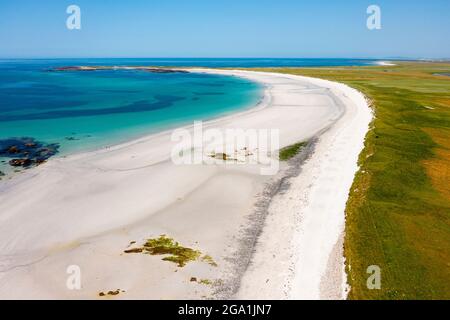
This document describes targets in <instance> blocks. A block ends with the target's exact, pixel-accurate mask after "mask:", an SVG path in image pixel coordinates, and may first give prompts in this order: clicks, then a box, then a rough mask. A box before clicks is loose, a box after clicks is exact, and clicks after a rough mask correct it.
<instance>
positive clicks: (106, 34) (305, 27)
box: [0, 0, 450, 58]
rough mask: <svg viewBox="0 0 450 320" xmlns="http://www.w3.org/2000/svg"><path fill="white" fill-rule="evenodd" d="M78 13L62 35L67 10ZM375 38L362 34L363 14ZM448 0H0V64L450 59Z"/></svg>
mask: <svg viewBox="0 0 450 320" xmlns="http://www.w3.org/2000/svg"><path fill="white" fill-rule="evenodd" d="M70 4H75V5H78V6H79V7H80V8H81V26H82V28H81V30H68V29H67V28H66V19H67V17H68V14H67V13H66V8H67V6H68V5H70ZM371 4H377V5H379V6H380V7H381V10H382V29H381V30H375V31H370V30H368V29H367V28H366V19H367V14H366V9H367V7H368V6H369V5H371ZM449 12H450V1H449V0H427V1H425V0H421V1H419V0H409V1H407V0H383V1H378V0H372V1H365V0H340V1H336V0H315V1H303V0H276V1H275V0H271V1H268V0H128V1H125V0H123V1H122V0H120V1H119V0H117V1H114V0H109V1H106V0H72V1H65V0H14V1H13V0H0V57H3V58H25V57H41V58H44V57H48V58H52V57H349V58H354V57H361V58H364V57H367V58H377V57H378V58H385V57H410V58H450V36H449V34H450V19H449V18H448V17H449Z"/></svg>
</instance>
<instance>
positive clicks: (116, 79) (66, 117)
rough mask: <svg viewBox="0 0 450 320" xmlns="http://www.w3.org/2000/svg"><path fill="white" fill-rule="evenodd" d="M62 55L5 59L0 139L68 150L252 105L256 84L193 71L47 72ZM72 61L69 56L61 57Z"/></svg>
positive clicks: (0, 70) (0, 72) (0, 78)
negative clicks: (45, 58) (46, 58)
mask: <svg viewBox="0 0 450 320" xmlns="http://www.w3.org/2000/svg"><path fill="white" fill-rule="evenodd" d="M55 65H60V63H52V62H48V61H45V62H43V61H38V62H36V61H33V62H28V63H27V62H24V61H21V62H18V63H17V62H14V63H13V62H6V63H5V62H3V63H0V140H2V139H8V138H12V137H33V138H35V139H37V140H39V141H42V142H45V143H59V144H60V146H61V147H60V152H61V153H63V154H65V153H71V152H75V151H79V150H87V149H95V148H100V147H103V146H106V145H110V144H115V143H120V142H123V141H126V140H129V139H131V138H136V137H139V136H142V135H145V134H149V133H153V132H156V131H160V130H163V129H168V128H171V127H174V126H178V125H182V124H188V123H192V121H194V120H206V119H210V118H213V117H217V116H220V115H223V114H227V113H230V112H233V111H235V110H240V109H243V108H246V107H249V106H254V105H255V104H257V103H258V101H259V100H260V99H261V97H262V90H261V86H260V85H259V84H256V83H253V82H250V81H247V80H244V79H241V78H237V77H226V76H219V75H205V74H195V73H167V74H159V73H150V72H146V71H137V70H116V71H114V70H110V71H93V72H79V71H64V72H49V69H50V68H52V67H54V66H55ZM63 65H68V63H65V62H64V63H63Z"/></svg>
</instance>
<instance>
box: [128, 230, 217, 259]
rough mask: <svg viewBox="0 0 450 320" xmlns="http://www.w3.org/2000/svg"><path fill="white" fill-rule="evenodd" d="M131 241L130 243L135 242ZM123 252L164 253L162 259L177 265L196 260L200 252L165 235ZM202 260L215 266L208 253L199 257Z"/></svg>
mask: <svg viewBox="0 0 450 320" xmlns="http://www.w3.org/2000/svg"><path fill="white" fill-rule="evenodd" d="M135 243H136V242H135V241H132V242H131V243H130V244H135ZM125 253H145V254H150V255H166V256H165V257H164V258H163V259H162V260H164V261H170V262H173V263H176V264H177V265H178V266H179V267H184V266H185V265H186V264H187V263H188V262H192V261H196V260H198V259H199V258H200V256H201V252H200V251H198V250H194V249H191V248H187V247H183V246H181V245H180V244H179V243H178V242H176V241H174V240H173V239H171V238H168V237H167V236H166V235H164V234H163V235H161V236H160V237H159V238H154V239H148V240H147V241H146V242H145V243H144V245H143V246H142V247H137V248H131V249H127V250H125ZM200 259H201V261H202V262H205V263H208V264H209V265H211V266H213V267H217V264H216V262H215V261H214V260H213V258H212V257H211V256H209V255H204V256H203V257H201V258H200Z"/></svg>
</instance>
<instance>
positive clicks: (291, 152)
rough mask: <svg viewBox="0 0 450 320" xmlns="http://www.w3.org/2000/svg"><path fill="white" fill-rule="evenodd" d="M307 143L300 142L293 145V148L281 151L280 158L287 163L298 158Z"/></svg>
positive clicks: (289, 147)
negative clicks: (295, 157)
mask: <svg viewBox="0 0 450 320" xmlns="http://www.w3.org/2000/svg"><path fill="white" fill-rule="evenodd" d="M305 144H306V143H305V142H299V143H296V144H293V145H291V146H287V147H285V148H283V149H280V155H279V158H280V160H281V161H287V160H289V159H291V158H293V157H294V156H296V155H297V154H298V153H299V152H300V150H301V149H302V148H303V147H304V146H305Z"/></svg>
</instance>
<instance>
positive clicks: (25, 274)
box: [0, 69, 368, 299]
mask: <svg viewBox="0 0 450 320" xmlns="http://www.w3.org/2000/svg"><path fill="white" fill-rule="evenodd" d="M189 71H194V72H211V73H219V74H228V75H234V76H244V77H248V78H250V79H253V80H259V81H261V82H262V83H265V84H266V85H269V86H268V87H267V88H266V92H265V97H266V98H267V97H268V98H269V100H265V103H261V104H260V105H259V106H257V107H255V108H251V109H249V110H246V111H244V112H243V113H236V114H232V115H230V116H227V117H224V118H219V119H216V120H211V121H208V122H207V123H205V126H206V127H219V128H222V129H223V128H227V127H228V128H229V127H242V128H253V127H254V128H265V127H268V126H270V125H273V126H274V127H277V126H278V127H281V128H282V129H283V130H282V132H281V135H280V138H281V145H280V147H283V146H287V145H290V144H292V143H295V142H298V141H300V140H303V141H304V140H310V139H311V138H313V137H316V136H317V135H318V134H319V137H318V138H317V139H318V142H317V143H316V147H315V148H314V150H313V151H312V152H310V153H311V154H310V155H309V157H306V158H307V159H306V161H305V164H304V165H301V166H299V168H300V169H299V170H298V171H301V172H302V173H301V174H298V173H299V172H297V171H296V172H294V177H285V176H283V175H284V174H285V173H286V171H289V167H288V166H287V165H284V166H282V169H281V171H282V172H281V173H280V175H278V176H276V177H274V178H273V179H269V178H265V177H261V176H259V175H257V174H255V169H254V168H251V167H250V166H247V165H244V166H242V167H230V168H226V166H217V165H216V166H203V165H202V166H198V167H192V166H191V167H188V168H187V167H175V166H173V164H171V163H170V161H168V159H167V156H166V155H167V153H168V152H169V153H170V145H169V146H168V145H167V133H158V134H155V135H152V136H148V137H143V138H140V139H137V140H134V141H132V142H129V143H126V144H121V145H118V146H115V147H111V148H109V149H107V150H98V151H95V152H88V153H83V154H77V155H73V156H69V157H67V158H60V159H57V158H55V159H51V160H50V161H49V162H48V163H47V164H45V165H44V166H42V167H38V168H34V169H33V170H31V171H30V172H29V173H27V176H26V177H19V178H20V179H18V180H17V181H16V179H14V182H9V181H5V183H6V184H8V187H6V186H4V185H2V186H1V187H0V190H2V191H5V192H2V193H3V195H1V196H0V199H1V200H2V201H0V209H1V210H0V212H5V213H3V214H1V215H0V218H1V219H2V220H4V221H5V222H6V226H1V227H0V229H1V231H2V232H1V233H0V234H1V240H2V241H1V243H2V244H1V249H2V251H1V252H2V253H5V252H6V254H7V256H5V255H4V254H3V255H2V256H1V261H0V297H4V298H8V297H9V298H11V297H19V298H20V297H21V298H28V297H36V298H44V299H45V298H52V297H53V298H55V297H56V298H58V297H59V298H62V297H66V298H89V299H94V298H98V297H97V296H96V294H95V292H99V291H103V290H107V289H114V290H115V289H117V288H121V289H123V290H125V291H126V292H125V293H123V294H121V295H119V296H118V297H117V298H124V299H127V298H142V297H146V298H156V299H160V298H162V299H170V298H176V299H178V298H214V297H217V296H220V294H218V293H217V291H220V290H221V289H223V288H224V286H226V281H227V280H228V279H227V273H228V274H229V272H230V271H231V270H233V268H235V267H236V266H235V265H233V263H232V262H231V263H230V262H229V260H230V257H232V256H233V255H234V254H235V253H236V252H238V251H239V241H241V240H242V238H240V237H241V236H242V234H241V231H242V227H243V226H245V225H246V221H248V219H249V217H251V216H252V214H253V213H254V212H255V204H257V201H256V202H255V200H257V199H258V194H259V195H261V194H262V195H263V194H264V189H265V186H267V185H270V184H271V183H273V180H275V181H277V179H280V177H281V179H284V180H290V181H289V183H290V186H288V187H287V189H283V193H281V194H279V193H276V194H275V195H272V197H269V198H270V199H269V204H268V205H267V210H268V212H267V215H266V218H267V219H269V220H267V219H266V218H265V219H263V222H264V223H263V224H262V225H260V226H259V230H260V233H258V232H257V231H258V228H255V229H254V231H256V232H257V234H256V235H257V237H256V238H255V239H257V245H256V247H253V248H248V246H247V249H251V251H252V252H253V255H252V259H251V260H252V261H251V263H250V262H249V268H244V269H243V272H242V275H243V276H242V279H238V281H239V283H238V286H236V284H235V287H234V289H233V290H234V292H237V296H238V297H242V298H249V297H250V295H246V294H245V288H251V287H253V289H254V288H257V287H258V286H260V285H261V284H262V283H263V282H264V283H266V282H265V281H263V282H262V281H259V280H258V279H256V280H255V279H254V273H256V274H257V275H258V277H260V276H265V275H267V274H268V273H264V272H265V270H261V269H260V270H256V271H254V270H253V269H254V268H253V267H254V265H255V264H256V263H257V261H258V259H259V257H261V256H263V257H266V256H267V252H269V251H270V248H269V249H267V248H266V247H264V245H267V243H265V242H264V237H265V236H266V234H268V233H270V234H271V237H273V238H277V237H276V236H275V235H279V236H280V238H283V233H280V230H275V231H273V232H270V230H267V226H272V227H273V226H275V224H276V223H275V224H274V223H268V221H271V220H270V219H273V217H275V216H277V217H278V215H277V214H276V213H277V212H278V213H279V211H276V210H275V211H274V210H273V203H276V201H277V197H278V198H279V197H283V196H286V194H290V196H292V197H296V194H297V193H296V192H297V191H298V190H292V185H295V183H296V180H298V178H299V177H302V179H300V180H301V182H302V183H304V181H303V175H306V176H307V173H308V167H307V166H308V164H311V162H314V161H316V160H320V159H319V158H321V157H320V155H321V154H320V152H318V151H317V148H319V149H320V146H325V143H324V142H323V141H324V140H325V142H326V137H327V136H326V135H328V138H329V139H331V138H330V136H332V135H333V134H335V135H336V134H339V133H338V132H336V130H333V128H338V127H339V125H338V124H339V123H341V125H340V126H341V127H342V123H343V119H344V118H345V116H347V118H348V116H349V112H346V113H345V115H344V116H342V111H339V107H338V104H339V101H337V100H334V99H338V100H339V99H344V100H345V99H347V100H348V101H346V102H347V104H348V103H349V101H350V102H351V101H352V98H353V99H354V98H355V97H352V98H349V97H346V96H345V94H348V90H347V91H345V90H344V89H343V88H342V86H341V85H339V84H337V83H332V82H326V81H325V80H320V79H312V78H306V77H298V76H288V75H282V74H269V73H257V72H250V71H230V70H211V69H189ZM327 86H329V87H330V88H328V87H327ZM347 88H348V87H347ZM333 90H335V91H336V92H332V91H333ZM339 90H343V91H344V92H346V93H344V95H341V96H340V97H338V96H339ZM355 91H356V90H355ZM353 94H354V93H353ZM330 97H331V98H330ZM359 98H360V97H359ZM292 102H294V103H293V105H290V103H292ZM364 103H365V102H364ZM356 104H361V100H359V101H357V103H356ZM341 107H343V108H344V109H345V108H349V107H348V105H345V104H344V105H343V106H341ZM346 111H347V110H346ZM353 111H354V110H353ZM353 111H352V112H353ZM305 120H307V121H308V123H307V122H305ZM346 120H347V121H348V120H349V119H346ZM363 120H367V119H363ZM274 122H275V124H274ZM299 123H301V124H304V125H305V127H306V128H299V127H298V124H299ZM367 125H368V124H367ZM326 128H329V129H328V130H326V131H325V132H324V133H322V134H320V133H321V132H322V131H323V130H325V129H326ZM338 129H339V128H338ZM338 131H339V130H338ZM330 132H331V133H330ZM364 136H365V134H364ZM324 137H325V138H324ZM334 137H336V136H334ZM363 138H364V137H362V138H361V136H360V135H359V136H358V137H357V139H359V140H358V142H361V141H363ZM361 139H362V140H361ZM350 140H351V139H350ZM328 143H330V142H329V141H328ZM357 146H359V144H357ZM322 148H324V147H322ZM319 151H320V150H319ZM317 154H318V156H316V157H315V155H317ZM358 154H359V152H358ZM130 155H131V157H130ZM316 158H318V159H316ZM322 158H323V157H322ZM353 160H354V159H353V158H351V159H349V160H348V161H349V162H352V161H353ZM350 164H351V163H350ZM224 167H225V168H224ZM305 167H306V168H305ZM353 169H354V164H353V165H351V166H350V170H353ZM305 171H306V174H305ZM347 173H348V176H349V177H347V182H348V178H350V181H352V180H353V176H352V175H351V172H348V171H347ZM291 174H292V172H291ZM44 176H45V177H44ZM291 180H293V181H291ZM64 181H66V182H70V183H74V184H75V185H74V186H71V185H70V183H69V185H64ZM164 181H174V182H175V183H174V185H173V186H167V185H166V184H165V183H164ZM275 183H276V182H275ZM322 183H323V182H322ZM57 184H58V185H60V186H61V188H58V189H57V190H55V188H54V186H55V185H57ZM38 186H40V187H42V190H38V191H37V192H36V193H38V195H30V197H29V198H27V201H26V203H25V204H24V205H22V206H20V208H17V206H15V207H14V205H13V204H14V202H15V200H16V201H18V199H19V197H20V195H17V193H21V192H26V190H28V189H29V188H30V187H31V188H36V187H38ZM303 188H304V186H303ZM144 190H145V191H144ZM221 190H227V194H223V192H221ZM344 191H345V190H344ZM124 192H125V193H126V194H124ZM228 193H229V194H228ZM49 194H52V202H51V203H46V202H45V201H46V199H47V201H48V199H49V196H48V195H49ZM344 195H345V192H344V194H343V195H341V198H342V197H344ZM347 195H348V192H347ZM155 197H159V199H158V200H156V198H155ZM255 197H256V198H255ZM149 198H150V199H149ZM55 199H56V200H55ZM273 199H275V200H273ZM340 200H342V199H340ZM343 200H344V203H345V201H346V198H345V197H344V199H343ZM43 201H44V203H43ZM211 202H212V203H214V204H215V206H216V208H214V210H212V211H211V208H210V203H211ZM341 202H342V201H341ZM27 205H28V206H33V208H34V209H33V211H34V212H33V213H30V210H29V209H27V207H26V206H27ZM293 205H294V207H295V206H296V205H298V204H293ZM28 208H30V207H28ZM304 208H308V206H304ZM5 210H7V211H5ZM8 210H9V211H8ZM61 210H62V211H63V214H62V215H63V217H61ZM80 210H81V212H79V211H80ZM283 211H286V210H285V208H284V210H283ZM86 212H88V213H90V214H86ZM123 212H126V213H127V214H125V216H124V213H123ZM186 212H188V213H189V215H190V216H189V217H186V214H185V213H186ZM290 212H291V211H290ZM293 213H294V217H293V216H289V217H285V218H286V219H287V221H289V222H292V221H293V220H292V219H294V221H295V219H296V218H298V217H295V214H297V212H296V210H293ZM335 213H336V212H335ZM31 214H33V215H31ZM92 214H94V216H92ZM30 215H31V216H30ZM34 215H39V219H38V220H36V219H37V218H35V217H34ZM77 215H78V216H77ZM342 215H343V212H340V217H338V218H339V219H341V220H342V218H343V216H342ZM24 219H29V220H31V221H25V220H24ZM205 219H206V220H205ZM341 220H339V221H341ZM19 224H20V225H21V227H22V228H21V230H19V231H18V232H16V234H11V233H12V232H9V233H8V230H14V226H16V227H15V228H17V226H18V225H19ZM297 227H298V224H297ZM342 227H343V226H342V225H340V226H337V229H336V223H334V225H333V228H335V229H334V231H336V230H338V232H337V233H339V234H334V235H333V236H340V235H341V234H342V230H341V229H342ZM40 228H41V229H42V230H47V232H48V234H47V235H42V234H36V232H35V233H34V234H33V232H32V230H36V229H40ZM291 231H292V230H291ZM294 231H295V230H294ZM28 232H29V233H28ZM52 232H53V233H52ZM335 233H336V232H335ZM160 234H168V235H169V236H171V237H173V238H174V239H175V240H177V241H180V242H181V243H182V244H186V245H188V246H192V247H196V248H199V249H200V250H201V251H202V252H208V253H209V254H211V256H212V257H213V258H214V259H215V260H216V261H217V262H218V265H219V267H217V268H214V267H211V266H207V265H206V266H205V265H204V264H201V263H198V262H193V263H191V264H189V265H187V266H186V267H184V268H182V269H177V268H176V267H174V266H173V265H171V264H170V263H168V262H164V261H161V260H160V258H159V257H149V256H142V255H136V256H123V255H122V254H120V252H121V250H123V249H124V248H125V247H126V244H127V243H130V241H142V240H144V239H146V238H149V237H155V236H158V235H160ZM286 234H287V233H286ZM289 234H290V235H291V236H294V235H295V234H296V232H291V233H289ZM255 239H254V240H253V241H254V242H255V241H256V240H255ZM293 239H294V238H291V241H292V240H293ZM303 240H305V239H304V238H302V237H300V239H298V241H294V242H293V243H294V244H295V243H297V244H298V242H302V241H303ZM307 240H308V239H307ZM316 240H317V239H316ZM319 240H320V239H319ZM333 241H334V240H333V239H332V240H331V242H333ZM334 244H335V243H333V246H334ZM284 249H286V250H285V251H286V252H288V251H290V252H292V251H293V250H292V249H293V248H291V247H289V248H284ZM300 249H301V250H300V252H301V254H303V252H302V250H303V251H304V250H305V249H304V248H303V249H302V248H300ZM268 250H269V251H268ZM294 250H295V249H294ZM282 251H283V250H282ZM93 252H94V253H95V252H96V253H101V255H102V261H98V260H97V259H95V257H96V256H95V255H94V253H93ZM301 254H300V256H301ZM330 254H331V251H330V252H329V253H328V254H326V255H327V257H328V256H330ZM337 256H339V255H337ZM240 258H241V259H242V255H241V257H240ZM297 258H298V257H297ZM92 260H96V261H92ZM238 260H239V258H238ZM327 260H328V259H327ZM68 261H71V262H72V263H75V264H76V263H78V264H79V265H80V267H81V270H85V271H84V272H83V273H87V274H86V275H85V278H87V279H88V282H87V284H86V286H85V287H84V288H83V290H82V291H81V292H79V291H75V292H74V291H69V290H67V288H65V287H64V285H65V280H66V274H65V273H64V272H65V267H66V264H67V262H68ZM286 261H289V263H293V259H291V258H289V259H287V260H286ZM327 262H328V261H327ZM99 264H100V265H101V266H99ZM296 265H297V266H298V264H296ZM19 266H20V267H19ZM300 266H301V263H300ZM124 268H125V269H124ZM325 268H326V267H325ZM100 269H101V270H100ZM128 269H130V270H133V274H127V273H126V272H124V271H123V270H128ZM149 269H154V270H155V271H154V272H149V271H148V270H149ZM174 269H175V270H176V271H174ZM288 269H289V268H288ZM288 269H287V270H288ZM8 270H9V271H8ZM145 270H147V271H145ZM300 271H301V270H300ZM300 271H299V270H297V272H293V273H292V274H291V276H290V277H289V276H285V278H286V279H294V278H293V277H292V275H293V274H294V275H295V274H297V275H298V274H299V272H300ZM342 271H343V270H342ZM219 274H220V276H218V275H219ZM194 275H195V276H197V277H207V278H208V279H211V282H214V283H216V285H214V286H212V287H210V286H204V285H203V286H202V285H199V284H192V283H189V278H190V277H192V276H194ZM320 276H322V274H320ZM252 277H253V278H252ZM228 278H229V275H228ZM39 279H45V280H46V281H44V280H42V281H43V282H44V283H39V282H40V281H39ZM218 280H221V281H218ZM241 280H242V282H241ZM297 280H298V281H299V282H300V283H301V282H302V281H303V280H302V279H301V278H300V279H297ZM297 280H294V282H298V281H297ZM327 281H328V282H329V283H331V284H332V287H336V284H334V283H333V281H334V279H328V280H327ZM224 283H225V284H224ZM271 285H272V283H271ZM337 286H338V287H339V286H342V284H339V285H337ZM12 288H14V289H12ZM149 288H150V289H155V288H157V289H158V290H156V291H158V293H155V292H153V293H151V292H149ZM243 288H244V289H243ZM217 289H218V290H217ZM273 289H275V292H277V290H279V288H277V287H275V288H274V287H272V288H271V290H272V292H273ZM233 290H232V291H233ZM243 290H244V291H243ZM264 290H267V288H265V289H264ZM264 290H263V291H258V292H259V293H261V294H263V293H264V292H265V291H264ZM295 290H297V289H295V288H293V289H292V290H291V292H295ZM150 291H155V290H150ZM214 292H216V293H215V294H214ZM234 296H235V295H234V294H233V295H232V297H234ZM297 296H300V297H301V296H302V295H301V292H298V290H297V293H295V294H290V295H287V297H288V298H295V297H297ZM229 297H230V296H229ZM314 297H315V296H314ZM272 298H275V297H272Z"/></svg>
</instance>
